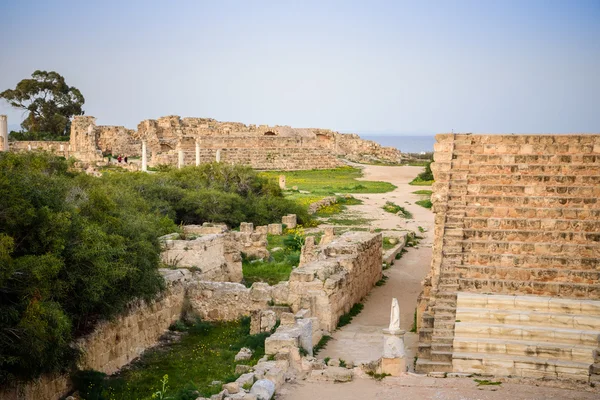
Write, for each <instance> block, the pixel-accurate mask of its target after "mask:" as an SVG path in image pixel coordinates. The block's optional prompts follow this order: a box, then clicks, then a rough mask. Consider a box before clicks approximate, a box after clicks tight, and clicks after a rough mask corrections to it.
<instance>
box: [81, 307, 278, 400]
mask: <svg viewBox="0 0 600 400" xmlns="http://www.w3.org/2000/svg"><path fill="white" fill-rule="evenodd" d="M187 326H188V333H186V334H185V335H183V337H182V338H181V340H180V341H176V342H174V343H171V344H169V345H166V346H163V347H159V348H155V349H152V350H150V351H147V352H146V353H144V355H143V356H142V357H141V358H140V359H139V360H138V361H136V362H134V363H133V364H132V365H131V366H130V367H129V368H127V369H126V370H124V371H122V372H120V373H119V374H117V375H114V376H111V377H107V376H106V375H104V374H101V373H99V372H95V371H83V372H81V373H78V374H76V375H75V377H74V381H75V383H76V388H77V389H78V390H79V391H80V393H81V394H82V395H83V397H84V398H85V399H86V400H91V399H98V400H108V399H120V400H137V399H150V398H151V396H152V394H154V393H156V392H157V391H163V392H164V393H166V396H168V397H163V398H172V399H176V400H188V399H195V398H197V397H199V396H204V397H210V396H211V395H212V394H215V393H218V392H219V391H220V390H221V387H220V385H215V386H211V382H212V381H222V382H231V381H233V380H235V379H236V378H237V376H236V375H235V365H236V363H235V361H234V357H235V355H236V354H237V352H238V351H239V350H240V349H241V348H242V347H248V348H251V349H253V350H254V354H253V355H252V358H251V359H250V360H249V361H244V364H247V365H254V364H256V362H257V361H258V359H259V358H261V357H262V356H263V355H264V342H265V339H266V338H267V337H268V336H269V334H268V333H262V334H258V335H250V334H249V331H250V320H249V318H245V319H242V320H241V321H237V322H223V323H206V322H201V321H196V322H195V323H193V324H188V325H187ZM165 375H168V385H164V376H165ZM196 392H199V393H200V394H198V393H196ZM153 398H154V397H153ZM158 398H160V397H158Z"/></svg>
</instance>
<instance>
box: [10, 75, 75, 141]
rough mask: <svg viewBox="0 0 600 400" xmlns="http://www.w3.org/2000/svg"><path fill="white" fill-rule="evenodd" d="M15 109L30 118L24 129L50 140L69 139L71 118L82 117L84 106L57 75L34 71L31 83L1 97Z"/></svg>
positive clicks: (26, 121) (23, 126)
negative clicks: (50, 138) (20, 110)
mask: <svg viewBox="0 0 600 400" xmlns="http://www.w3.org/2000/svg"><path fill="white" fill-rule="evenodd" d="M0 98H3V99H4V100H6V101H7V102H8V104H10V105H11V106H13V107H16V108H21V109H23V110H26V112H28V113H29V114H28V115H27V117H26V118H25V120H24V121H23V122H22V123H21V127H22V128H23V129H25V130H26V131H28V132H31V133H46V134H48V135H49V136H51V137H55V138H60V137H65V136H67V137H68V136H69V131H70V118H71V117H72V116H73V115H83V110H82V106H83V104H84V103H85V99H84V98H83V95H82V94H81V92H80V91H79V89H77V88H75V87H73V86H69V85H67V84H66V83H65V78H63V77H62V76H61V75H60V74H58V73H57V72H54V71H50V72H47V71H39V70H38V71H35V72H34V73H33V74H31V79H23V80H22V81H21V82H19V83H17V87H16V88H15V89H7V90H5V91H4V92H2V93H0Z"/></svg>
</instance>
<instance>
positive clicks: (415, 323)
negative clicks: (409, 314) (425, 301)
mask: <svg viewBox="0 0 600 400" xmlns="http://www.w3.org/2000/svg"><path fill="white" fill-rule="evenodd" d="M410 331H411V332H412V333H417V309H416V308H415V314H414V317H413V326H412V328H410Z"/></svg>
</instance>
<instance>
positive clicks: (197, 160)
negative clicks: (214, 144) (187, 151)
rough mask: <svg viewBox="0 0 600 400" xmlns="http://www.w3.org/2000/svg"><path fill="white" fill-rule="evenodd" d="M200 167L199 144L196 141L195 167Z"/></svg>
mask: <svg viewBox="0 0 600 400" xmlns="http://www.w3.org/2000/svg"><path fill="white" fill-rule="evenodd" d="M198 165H200V143H199V142H198V141H197V140H196V167H197V166H198Z"/></svg>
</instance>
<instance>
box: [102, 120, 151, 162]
mask: <svg viewBox="0 0 600 400" xmlns="http://www.w3.org/2000/svg"><path fill="white" fill-rule="evenodd" d="M134 132H135V131H133V130H131V129H127V128H125V127H124V126H108V125H107V126H98V127H97V131H96V135H97V139H96V142H97V144H98V148H99V149H100V150H102V153H103V154H112V155H113V156H114V157H118V156H119V155H122V156H123V157H140V156H141V155H142V142H141V140H136V139H134V136H133V134H134Z"/></svg>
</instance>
